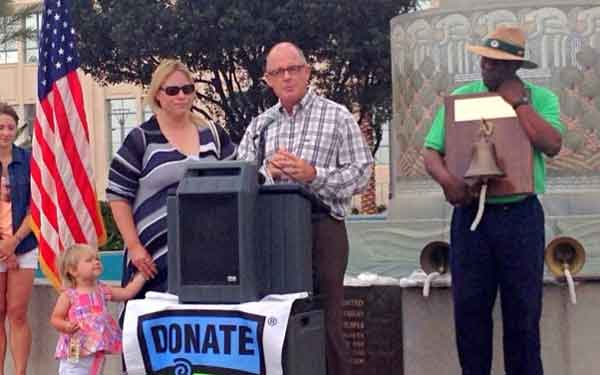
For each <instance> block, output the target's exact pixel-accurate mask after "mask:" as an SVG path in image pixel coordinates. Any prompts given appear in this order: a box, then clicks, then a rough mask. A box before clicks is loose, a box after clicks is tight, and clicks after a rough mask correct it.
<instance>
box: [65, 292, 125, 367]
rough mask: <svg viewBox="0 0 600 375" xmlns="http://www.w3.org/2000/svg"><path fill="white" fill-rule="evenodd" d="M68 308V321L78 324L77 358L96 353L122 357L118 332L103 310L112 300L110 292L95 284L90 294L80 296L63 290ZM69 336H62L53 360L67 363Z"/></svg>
mask: <svg viewBox="0 0 600 375" xmlns="http://www.w3.org/2000/svg"><path fill="white" fill-rule="evenodd" d="M65 293H67V296H68V297H69V301H70V302H71V307H70V308H69V315H68V317H69V321H73V322H77V323H79V327H80V328H79V330H78V331H77V332H75V333H74V334H73V335H79V342H80V345H81V346H80V349H79V350H80V355H81V356H86V355H91V354H94V353H98V352H105V353H121V350H122V341H121V329H120V328H119V326H118V325H117V322H116V321H115V319H114V318H113V317H112V315H111V314H110V312H109V311H108V309H107V307H106V305H107V304H106V303H107V301H109V300H110V299H111V294H110V288H109V287H108V286H107V285H106V284H103V283H98V285H97V287H96V289H94V290H93V291H92V292H79V291H77V290H76V289H74V288H69V289H66V290H65ZM71 336H72V335H67V334H64V333H61V334H60V336H59V338H58V344H57V345H56V354H55V356H56V358H59V359H66V358H67V356H68V353H69V340H70V338H71Z"/></svg>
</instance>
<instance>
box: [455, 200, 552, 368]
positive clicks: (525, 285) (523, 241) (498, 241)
mask: <svg viewBox="0 0 600 375" xmlns="http://www.w3.org/2000/svg"><path fill="white" fill-rule="evenodd" d="M476 210H477V207H476V206H475V205H471V206H467V207H464V208H455V209H454V212H453V215H452V224H451V234H450V236H451V237H450V244H451V245H450V262H451V273H452V293H453V298H454V319H455V325H456V343H457V349H458V356H459V360H460V365H461V367H462V371H463V372H462V373H463V375H489V374H490V371H491V363H492V336H493V322H492V309H493V307H494V302H495V300H496V295H497V291H498V289H499V290H500V298H501V302H502V325H503V329H504V367H505V371H506V374H507V375H542V374H543V369H542V360H541V354H540V332H539V321H540V316H541V310H542V287H543V285H542V282H543V267H544V245H545V242H544V212H543V209H542V206H541V204H540V203H539V201H538V199H537V197H535V196H530V197H528V198H526V199H525V200H523V201H520V202H517V203H512V204H505V205H490V204H488V205H486V206H485V211H484V214H483V219H482V221H481V223H480V224H479V226H478V228H477V230H476V231H475V232H471V231H470V229H469V227H470V225H471V222H472V221H473V218H474V217H475V213H476Z"/></svg>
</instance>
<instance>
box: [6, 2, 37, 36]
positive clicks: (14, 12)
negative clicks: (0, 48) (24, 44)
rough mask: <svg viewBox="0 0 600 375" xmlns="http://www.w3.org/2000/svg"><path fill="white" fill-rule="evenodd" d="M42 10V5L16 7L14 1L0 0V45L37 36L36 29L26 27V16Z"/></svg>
mask: <svg viewBox="0 0 600 375" xmlns="http://www.w3.org/2000/svg"><path fill="white" fill-rule="evenodd" d="M39 10H40V5H38V4H34V5H27V6H23V7H15V6H14V2H12V1H8V0H0V45H2V44H5V43H10V42H15V41H17V40H21V39H25V38H31V37H33V36H35V30H32V29H28V28H25V22H24V21H25V18H26V17H27V16H29V15H31V14H34V13H35V12H37V11H39Z"/></svg>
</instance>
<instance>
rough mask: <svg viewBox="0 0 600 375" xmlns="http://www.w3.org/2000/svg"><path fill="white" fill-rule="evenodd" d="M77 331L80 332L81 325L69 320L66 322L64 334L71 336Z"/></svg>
mask: <svg viewBox="0 0 600 375" xmlns="http://www.w3.org/2000/svg"><path fill="white" fill-rule="evenodd" d="M77 331H79V324H78V323H77V322H70V321H68V320H66V321H65V324H64V327H63V332H64V333H66V334H69V335H71V334H73V333H75V332H77Z"/></svg>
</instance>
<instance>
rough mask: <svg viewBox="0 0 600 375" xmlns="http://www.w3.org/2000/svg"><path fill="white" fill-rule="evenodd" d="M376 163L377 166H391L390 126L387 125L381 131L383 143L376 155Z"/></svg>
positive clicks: (380, 144)
mask: <svg viewBox="0 0 600 375" xmlns="http://www.w3.org/2000/svg"><path fill="white" fill-rule="evenodd" d="M375 163H376V164H377V165H386V164H390V125H389V123H387V122H386V123H385V124H383V125H382V129H381V142H380V143H379V148H378V149H377V152H376V153H375Z"/></svg>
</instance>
